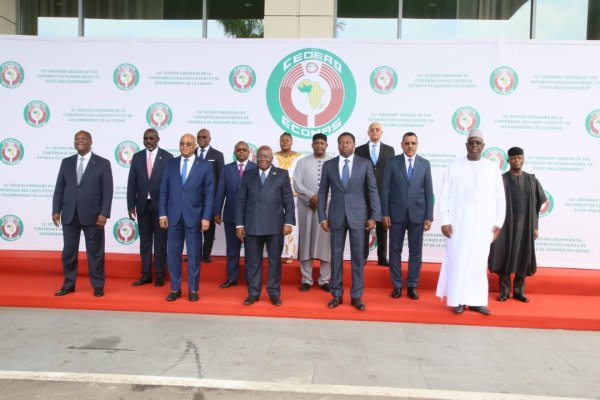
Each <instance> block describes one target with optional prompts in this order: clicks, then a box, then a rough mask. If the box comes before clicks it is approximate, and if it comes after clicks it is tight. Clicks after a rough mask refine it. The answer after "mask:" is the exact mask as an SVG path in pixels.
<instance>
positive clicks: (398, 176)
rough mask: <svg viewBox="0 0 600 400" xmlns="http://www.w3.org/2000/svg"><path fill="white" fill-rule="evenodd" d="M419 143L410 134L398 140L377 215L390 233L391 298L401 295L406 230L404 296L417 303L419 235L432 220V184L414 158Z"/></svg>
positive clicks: (426, 170)
mask: <svg viewBox="0 0 600 400" xmlns="http://www.w3.org/2000/svg"><path fill="white" fill-rule="evenodd" d="M418 146H419V141H418V139H417V135H416V134H414V133H413V132H407V133H405V134H404V136H403V137H402V150H403V151H404V153H403V154H401V155H399V156H396V157H394V158H392V159H391V160H389V161H388V163H387V167H386V168H385V174H384V175H383V187H382V191H381V213H382V215H383V217H382V222H383V225H384V227H385V229H389V230H390V276H391V278H392V283H393V285H394V290H393V291H392V294H391V296H392V297H393V298H395V299H397V298H399V297H400V296H402V283H403V282H402V246H403V244H404V234H405V233H406V232H407V231H408V254H409V257H408V282H407V292H408V297H409V298H411V299H413V300H417V299H418V298H419V294H418V293H417V286H418V284H419V274H420V272H421V260H422V250H423V232H424V231H428V230H429V229H430V228H431V222H432V221H433V184H432V181H431V167H430V165H429V161H427V160H426V159H424V158H423V157H421V156H418V155H417V147H418Z"/></svg>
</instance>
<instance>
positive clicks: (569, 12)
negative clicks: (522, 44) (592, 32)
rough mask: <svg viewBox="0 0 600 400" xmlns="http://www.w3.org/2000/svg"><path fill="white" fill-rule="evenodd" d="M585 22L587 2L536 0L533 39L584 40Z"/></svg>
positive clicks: (586, 19)
mask: <svg viewBox="0 0 600 400" xmlns="http://www.w3.org/2000/svg"><path fill="white" fill-rule="evenodd" d="M599 3H600V2H599ZM587 21H588V0H537V6H536V21H535V36H534V37H535V39H562V40H571V39H585V38H586V35H587V23H586V22H587Z"/></svg>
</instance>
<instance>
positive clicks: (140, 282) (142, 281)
mask: <svg viewBox="0 0 600 400" xmlns="http://www.w3.org/2000/svg"><path fill="white" fill-rule="evenodd" d="M146 283H152V278H149V277H144V276H142V277H141V278H140V279H138V280H137V281H135V282H133V283H132V284H131V286H142V285H145V284H146Z"/></svg>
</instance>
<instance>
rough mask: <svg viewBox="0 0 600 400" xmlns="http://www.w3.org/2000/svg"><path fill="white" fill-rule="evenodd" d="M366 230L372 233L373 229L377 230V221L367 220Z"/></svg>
mask: <svg viewBox="0 0 600 400" xmlns="http://www.w3.org/2000/svg"><path fill="white" fill-rule="evenodd" d="M365 229H366V230H367V231H370V230H371V229H375V220H374V219H368V220H367V226H366V227H365Z"/></svg>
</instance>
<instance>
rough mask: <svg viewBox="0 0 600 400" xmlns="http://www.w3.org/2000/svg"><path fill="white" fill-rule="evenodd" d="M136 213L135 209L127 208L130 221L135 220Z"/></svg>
mask: <svg viewBox="0 0 600 400" xmlns="http://www.w3.org/2000/svg"><path fill="white" fill-rule="evenodd" d="M136 216H137V215H136V213H135V210H129V219H130V220H132V221H135V217H136Z"/></svg>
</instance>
